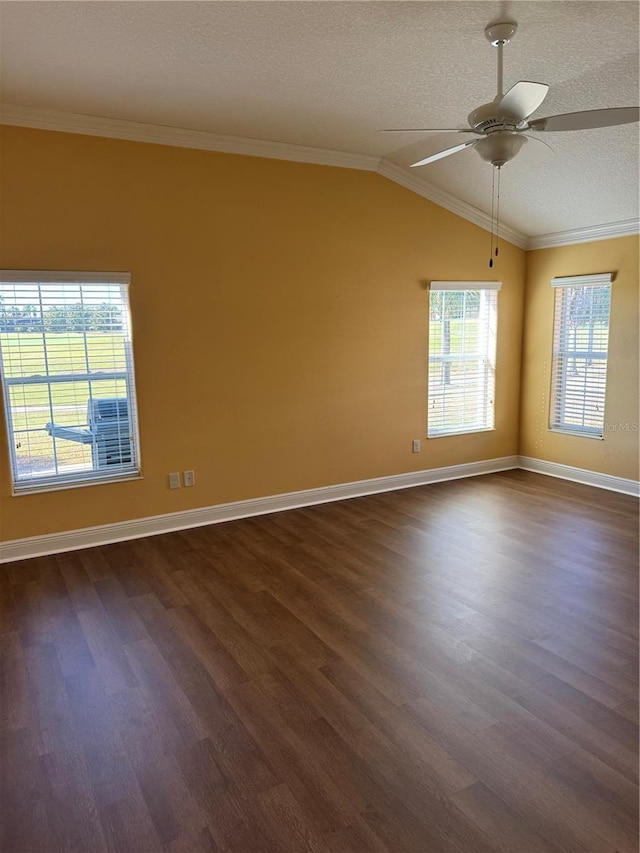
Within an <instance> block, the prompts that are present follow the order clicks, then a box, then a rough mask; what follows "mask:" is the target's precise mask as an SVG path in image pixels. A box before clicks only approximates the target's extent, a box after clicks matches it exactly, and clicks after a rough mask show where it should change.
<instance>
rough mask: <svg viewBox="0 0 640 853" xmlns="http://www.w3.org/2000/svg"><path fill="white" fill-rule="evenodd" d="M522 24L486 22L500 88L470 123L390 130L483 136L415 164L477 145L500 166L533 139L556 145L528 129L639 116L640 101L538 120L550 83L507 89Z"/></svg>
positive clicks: (580, 126)
mask: <svg viewBox="0 0 640 853" xmlns="http://www.w3.org/2000/svg"><path fill="white" fill-rule="evenodd" d="M517 29H518V25H517V24H516V23H514V22H513V21H501V22H498V23H494V24H489V25H488V26H487V27H485V30H484V34H485V36H486V37H487V40H488V41H489V42H490V43H491V45H492V46H493V47H496V48H497V49H498V92H497V94H496V97H495V98H494V99H493V101H491V102H489V103H488V104H482V105H481V106H479V107H477V108H476V109H475V110H473V111H472V112H471V113H469V116H468V122H469V127H465V128H435V127H422V128H391V129H389V130H386V131H384V132H385V133H443V132H453V133H471V134H474V136H475V137H479V138H478V139H476V138H474V139H469V140H467V141H466V142H462V143H460V144H459V145H454V146H453V147H452V148H445V149H444V150H443V151H439V152H438V153H437V154H431V155H430V156H429V157H425V158H424V159H422V160H418V162H417V163H412V164H411V166H412V167H416V166H426V165H427V164H428V163H434V162H435V161H436V160H440V159H442V158H443V157H449V156H450V155H451V154H457V152H458V151H463V150H464V149H465V148H474V149H475V150H476V151H477V152H478V154H479V155H480V156H481V157H482V159H483V160H486V161H487V162H488V163H491V164H492V165H493V166H495V167H497V168H498V169H500V168H501V167H502V166H504V164H505V163H508V162H509V160H512V159H513V158H514V157H515V156H516V154H517V153H518V152H519V151H520V150H521V149H522V148H523V147H524V146H525V145H528V146H530V145H533V146H535V147H536V148H537V149H539V150H540V152H541V153H543V154H546V153H549V151H550V150H553V149H551V146H550V145H548V144H547V143H546V142H543V140H541V139H536V138H535V136H530V135H528V134H527V131H530V132H533V133H540V132H541V131H547V132H548V131H564V130H590V129H592V128H596V127H611V126H613V125H616V124H628V123H631V122H635V121H638V119H639V118H640V107H613V108H610V109H600V110H584V111H582V112H575V113H562V114H560V115H555V116H547V117H546V118H536V119H533V120H532V119H531V116H532V114H533V113H534V112H535V111H536V110H537V109H538V107H539V106H540V105H541V104H542V102H543V101H544V99H545V97H546V96H547V92H548V91H549V86H548V85H547V84H546V83H533V82H530V81H527V80H521V81H520V82H519V83H516V84H515V85H514V86H512V87H511V88H510V89H509V91H508V92H506V93H504V92H503V49H504V46H505V45H506V44H509V42H510V41H511V40H512V39H513V37H514V36H515V34H516V32H517ZM542 146H544V148H543V147H542Z"/></svg>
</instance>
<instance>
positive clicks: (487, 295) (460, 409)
mask: <svg viewBox="0 0 640 853" xmlns="http://www.w3.org/2000/svg"><path fill="white" fill-rule="evenodd" d="M500 287H501V282H497V281H432V282H431V284H430V288H429V387H428V416H427V418H428V419H427V435H428V437H429V438H434V437H437V436H442V435H454V434H456V433H465V432H479V431H481V430H489V429H493V427H494V410H495V406H494V403H495V360H496V335H497V314H498V290H499V289H500Z"/></svg>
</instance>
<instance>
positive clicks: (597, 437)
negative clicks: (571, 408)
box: [549, 427, 604, 441]
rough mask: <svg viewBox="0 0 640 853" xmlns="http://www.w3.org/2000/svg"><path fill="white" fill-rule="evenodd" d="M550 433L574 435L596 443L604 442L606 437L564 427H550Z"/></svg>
mask: <svg viewBox="0 0 640 853" xmlns="http://www.w3.org/2000/svg"><path fill="white" fill-rule="evenodd" d="M549 432H557V433H559V434H560V435H573V436H575V437H576V438H591V439H595V440H596V441H603V439H604V435H603V434H601V433H597V432H582V430H578V429H563V428H562V427H549Z"/></svg>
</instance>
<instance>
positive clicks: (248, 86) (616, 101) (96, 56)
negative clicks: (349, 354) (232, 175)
mask: <svg viewBox="0 0 640 853" xmlns="http://www.w3.org/2000/svg"><path fill="white" fill-rule="evenodd" d="M505 17H506V18H510V19H512V20H515V21H517V23H518V25H519V30H518V33H517V35H516V38H515V39H514V41H513V42H512V43H511V44H510V45H509V46H508V47H507V48H506V49H505V86H506V87H508V86H510V85H512V84H513V83H515V82H516V81H518V80H536V81H540V82H545V83H548V84H549V85H550V86H551V90H550V93H549V95H548V97H547V99H546V101H545V103H544V105H543V106H542V107H541V109H540V110H539V111H538V113H536V117H538V115H540V116H544V115H552V114H556V113H562V112H574V111H577V110H586V109H596V108H601V107H615V106H631V105H634V104H637V103H638V86H639V83H638V34H639V30H638V3H636V2H627V0H623V2H608V0H606V2H579V0H568V2H562V0H555V2H483V0H474V2H458V0H449V1H448V2H411V3H407V2H402V0H391V2H331V1H330V0H325V2H314V0H308V1H307V0H302V2H297V1H296V0H293V2H277V0H266V1H263V2H189V1H188V0H184V2H83V0H75V2H29V0H20V2H2V3H0V27H1V35H0V39H1V40H0V55H1V57H2V60H1V61H2V95H1V99H2V101H3V102H4V103H6V104H10V105H23V106H28V107H33V108H39V109H49V110H59V111H63V112H66V113H79V114H84V115H92V116H102V117H108V118H116V119H128V120H132V121H136V122H145V123H149V124H156V125H165V126H170V127H177V128H187V129H193V130H203V131H210V132H214V133H218V134H230V135H233V136H236V137H248V138H251V139H262V140H271V141H278V142H285V143H292V144H296V145H305V146H313V147H317V148H323V149H333V150H338V151H345V152H354V153H358V154H367V155H374V156H376V157H387V158H388V159H389V161H390V162H391V163H393V164H397V165H400V166H405V165H407V164H408V163H409V162H412V160H415V159H418V156H419V157H424V156H427V155H428V154H430V153H434V152H435V151H438V150H439V149H441V148H446V147H450V146H451V145H455V144H457V143H458V142H460V141H461V140H462V139H467V138H469V137H460V136H456V135H455V134H449V133H445V134H430V135H428V136H426V137H419V136H418V137H407V136H396V135H389V134H380V133H378V132H377V131H378V130H379V129H381V128H385V127H397V126H400V127H411V126H418V127H425V126H427V127H429V126H431V127H457V126H464V124H465V122H466V116H467V114H468V113H469V112H470V111H471V110H472V109H473V108H474V107H476V106H478V105H479V104H482V103H485V102H487V101H490V100H492V99H493V97H494V95H495V86H496V80H495V77H496V51H495V50H494V49H493V48H491V47H490V46H489V44H488V42H487V41H486V40H485V38H484V33H483V30H484V27H485V26H486V25H487V24H488V23H489V22H490V21H495V20H499V19H501V18H505ZM541 136H542V137H543V138H544V140H545V142H549V143H550V144H551V145H552V146H553V147H554V149H555V154H554V156H553V157H552V158H551V159H550V160H548V161H547V162H545V163H543V164H534V163H530V162H529V160H528V158H527V157H526V156H524V154H525V152H526V148H525V149H524V151H523V153H522V155H519V156H518V158H516V160H514V161H512V162H511V163H509V164H507V166H505V167H504V169H503V170H502V200H501V210H502V215H503V217H504V219H505V221H506V222H507V223H508V224H510V225H511V226H512V227H514V228H515V229H517V230H518V231H520V232H521V233H522V234H525V235H527V236H530V237H535V236H536V235H540V234H549V233H555V232H561V231H566V230H572V229H585V228H591V227H594V226H598V225H604V224H608V223H616V222H621V221H626V220H630V219H633V218H635V217H637V216H638V140H639V137H638V124H633V125H626V126H619V127H613V128H606V129H599V130H592V131H575V132H570V133H547V134H541ZM411 178H412V179H413V180H415V179H416V178H418V179H420V180H424V181H426V182H428V184H429V185H431V186H432V187H436V188H438V189H439V190H443V191H446V192H447V193H450V194H452V195H453V196H455V197H456V198H458V199H461V200H462V201H464V202H467V203H468V204H471V205H473V206H475V207H476V208H478V209H480V210H484V211H485V212H488V211H489V210H490V205H491V198H490V192H491V178H492V169H491V167H490V166H489V165H488V164H486V163H484V162H483V161H482V160H481V159H480V158H479V156H478V155H477V154H476V153H475V152H474V151H471V150H469V151H464V152H462V153H460V154H457V155H455V156H453V157H450V158H447V159H444V160H440V161H438V162H436V163H433V164H431V165H429V166H426V167H424V168H422V169H420V170H411Z"/></svg>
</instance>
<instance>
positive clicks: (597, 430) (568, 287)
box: [549, 273, 612, 438]
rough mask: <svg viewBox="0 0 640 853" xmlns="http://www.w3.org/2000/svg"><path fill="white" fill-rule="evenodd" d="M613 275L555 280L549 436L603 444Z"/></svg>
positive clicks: (553, 282) (553, 284)
mask: <svg viewBox="0 0 640 853" xmlns="http://www.w3.org/2000/svg"><path fill="white" fill-rule="evenodd" d="M611 278H612V276H611V274H610V273H605V274H601V275H590V276H571V277H568V278H554V279H552V281H551V286H552V287H554V288H555V290H556V294H555V297H556V298H555V312H554V327H553V364H552V378H551V406H550V424H549V427H550V429H551V430H554V431H558V432H568V433H573V434H576V435H586V436H592V437H594V438H602V435H603V431H604V410H605V391H606V383H607V355H608V347H609V308H610V303H611Z"/></svg>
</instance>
